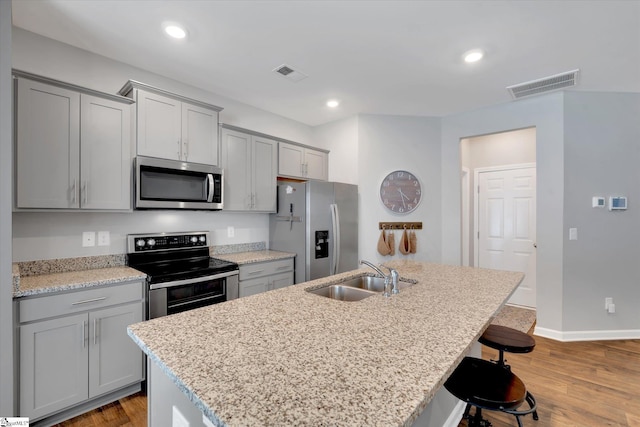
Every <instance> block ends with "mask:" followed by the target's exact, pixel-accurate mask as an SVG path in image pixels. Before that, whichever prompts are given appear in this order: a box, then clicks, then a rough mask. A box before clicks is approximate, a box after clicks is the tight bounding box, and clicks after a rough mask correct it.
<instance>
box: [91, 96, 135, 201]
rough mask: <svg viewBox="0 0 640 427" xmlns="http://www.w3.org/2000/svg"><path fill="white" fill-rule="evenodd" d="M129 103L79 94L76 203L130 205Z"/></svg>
mask: <svg viewBox="0 0 640 427" xmlns="http://www.w3.org/2000/svg"><path fill="white" fill-rule="evenodd" d="M130 108H131V106H130V105H127V104H122V103H119V102H115V101H111V100H107V99H102V98H98V97H95V96H90V95H84V94H83V95H82V96H81V122H80V140H81V150H80V154H81V157H80V159H81V161H80V165H81V169H80V178H81V181H80V182H81V184H80V206H81V207H83V208H86V209H130V208H131V144H130V138H131V136H130V132H129V131H130V120H131V113H130Z"/></svg>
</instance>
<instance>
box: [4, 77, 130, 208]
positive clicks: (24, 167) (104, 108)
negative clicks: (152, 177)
mask: <svg viewBox="0 0 640 427" xmlns="http://www.w3.org/2000/svg"><path fill="white" fill-rule="evenodd" d="M47 80H48V79H44V78H42V79H41V81H37V80H31V79H29V78H24V76H22V77H21V76H18V78H17V79H16V82H17V83H16V104H17V117H16V121H17V127H16V197H15V201H16V208H25V209H43V208H44V209H105V210H111V209H114V210H127V209H130V208H131V144H130V137H131V131H130V120H131V111H130V109H131V106H130V104H131V102H130V101H129V100H127V99H124V98H121V97H114V96H109V95H105V96H104V97H102V96H100V95H98V93H97V92H94V91H91V93H84V92H81V91H80V90H77V88H76V87H73V86H71V85H69V87H64V86H63V85H62V84H55V83H54V84H48V83H46V81H47ZM52 82H54V81H52Z"/></svg>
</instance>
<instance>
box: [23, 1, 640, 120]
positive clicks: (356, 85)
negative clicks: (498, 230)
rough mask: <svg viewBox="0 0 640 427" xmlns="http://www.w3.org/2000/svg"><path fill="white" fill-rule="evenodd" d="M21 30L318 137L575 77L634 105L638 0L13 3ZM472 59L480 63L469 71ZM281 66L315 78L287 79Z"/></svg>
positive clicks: (639, 74)
mask: <svg viewBox="0 0 640 427" xmlns="http://www.w3.org/2000/svg"><path fill="white" fill-rule="evenodd" d="M164 21H177V22H180V23H182V24H183V25H184V26H186V28H187V29H188V32H189V37H188V39H187V41H186V42H176V41H174V40H170V39H169V38H168V37H166V36H164V34H163V33H162V29H161V24H162V23H163V22H164ZM13 23H14V25H16V26H18V27H21V28H24V29H26V30H29V31H32V32H34V33H38V34H41V35H44V36H46V37H50V38H52V39H55V40H59V41H61V42H64V43H67V44H70V45H73V46H76V47H79V48H82V49H86V50H88V51H91V52H95V53H98V54H100V55H104V56H106V57H109V58H113V59H116V60H118V61H122V62H125V63H128V64H131V65H134V66H137V67H139V68H143V69H146V70H150V71H153V72H155V73H157V74H161V75H164V76H166V77H170V78H173V79H176V80H179V81H182V82H185V83H188V84H191V85H194V86H197V87H201V88H203V89H206V90H209V91H211V92H215V93H218V94H220V95H224V96H227V97H230V98H233V99H236V100H238V101H241V102H244V103H247V104H250V105H253V106H256V107H259V108H262V109H264V110H268V111H271V112H274V113H277V114H280V115H282V116H285V117H289V118H291V119H294V120H298V121H300V122H302V123H306V124H308V125H312V126H313V125H318V124H322V123H326V122H329V121H333V120H337V119H340V118H344V117H348V116H352V115H354V114H358V113H373V114H397V115H421V116H444V115H449V114H453V113H458V112H462V111H468V110H472V109H476V108H480V107H483V106H486V105H492V104H498V103H503V102H508V101H510V97H509V94H508V92H507V91H506V90H505V87H506V86H509V85H512V84H517V83H523V82H526V81H530V80H534V79H538V78H542V77H547V76H550V75H553V74H557V73H561V72H565V71H570V70H573V69H576V68H579V69H580V72H581V76H580V83H579V85H578V86H577V87H576V88H573V89H572V90H587V91H614V92H640V0H629V1H612V0H604V1H570V0H566V1H328V0H325V1H320V0H318V1H202V0H201V1H195V0H180V1H168V0H165V1H154V0H126V1H125V0H84V1H80V0H13ZM473 48H482V49H484V50H485V51H486V57H485V59H484V60H483V61H481V62H480V63H476V64H473V65H468V64H464V63H463V61H462V59H461V56H462V53H463V52H465V51H467V50H470V49H473ZM283 63H286V64H288V65H290V66H292V67H294V68H297V69H299V70H300V71H302V72H304V73H306V74H308V75H309V77H308V78H307V79H305V80H303V81H301V82H298V83H292V82H290V81H288V80H286V79H284V78H283V77H281V76H280V75H278V74H276V73H274V72H273V71H272V70H273V69H274V68H275V67H277V66H279V65H281V64H283ZM328 98H337V99H339V100H340V101H341V105H340V107H338V108H337V109H335V110H331V109H329V108H328V107H326V106H325V102H326V100H327V99H328Z"/></svg>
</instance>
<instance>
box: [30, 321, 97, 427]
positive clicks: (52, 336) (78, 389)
mask: <svg viewBox="0 0 640 427" xmlns="http://www.w3.org/2000/svg"><path fill="white" fill-rule="evenodd" d="M87 341H88V324H87V314H76V315H72V316H66V317H61V318H57V319H53V320H43V321H41V322H35V323H31V324H27V325H24V326H20V416H22V417H29V418H31V419H32V420H33V419H36V418H40V417H43V416H46V415H48V414H51V413H53V412H55V411H57V410H60V409H63V408H65V407H67V406H70V405H73V404H75V403H78V402H81V401H83V400H85V399H87V397H88V392H87V391H88V388H87V381H88V378H87V375H88V360H89V359H88V350H89V347H88V342H87Z"/></svg>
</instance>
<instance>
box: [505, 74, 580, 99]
mask: <svg viewBox="0 0 640 427" xmlns="http://www.w3.org/2000/svg"><path fill="white" fill-rule="evenodd" d="M579 72H580V70H579V69H578V70H573V71H567V72H566V73H560V74H556V75H553V76H549V77H544V78H542V79H538V80H532V81H530V82H525V83H520V84H517V85H513V86H508V87H507V90H508V91H509V93H510V94H511V97H512V98H513V99H520V98H524V97H526V96H532V95H539V94H541V93H546V92H551V91H554V90H558V89H562V88H565V87H570V86H575V85H577V84H578V75H579Z"/></svg>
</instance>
